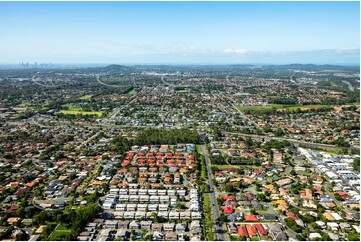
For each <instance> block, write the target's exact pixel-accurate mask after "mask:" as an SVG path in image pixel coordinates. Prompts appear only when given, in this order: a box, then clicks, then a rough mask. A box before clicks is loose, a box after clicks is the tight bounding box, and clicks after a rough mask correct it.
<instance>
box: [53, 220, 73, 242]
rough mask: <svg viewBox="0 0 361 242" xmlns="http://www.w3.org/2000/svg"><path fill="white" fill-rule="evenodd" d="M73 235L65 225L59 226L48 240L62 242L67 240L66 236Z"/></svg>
mask: <svg viewBox="0 0 361 242" xmlns="http://www.w3.org/2000/svg"><path fill="white" fill-rule="evenodd" d="M70 233H71V230H70V229H68V228H67V226H66V225H65V224H59V225H58V226H57V227H56V228H55V229H54V231H53V232H52V233H51V234H50V236H49V238H48V240H51V241H61V240H65V236H67V235H68V234H70Z"/></svg>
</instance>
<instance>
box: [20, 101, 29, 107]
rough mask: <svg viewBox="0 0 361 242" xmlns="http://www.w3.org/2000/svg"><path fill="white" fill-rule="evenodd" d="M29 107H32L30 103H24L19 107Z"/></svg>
mask: <svg viewBox="0 0 361 242" xmlns="http://www.w3.org/2000/svg"><path fill="white" fill-rule="evenodd" d="M28 106H31V103H30V102H23V103H20V104H19V105H18V107H28Z"/></svg>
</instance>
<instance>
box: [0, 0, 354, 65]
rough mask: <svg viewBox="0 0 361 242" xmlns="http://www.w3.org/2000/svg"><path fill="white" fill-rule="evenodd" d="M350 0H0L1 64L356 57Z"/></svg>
mask: <svg viewBox="0 0 361 242" xmlns="http://www.w3.org/2000/svg"><path fill="white" fill-rule="evenodd" d="M359 19H360V3H359V2H357V1H355V2H0V23H1V24H0V33H1V36H2V37H1V38H0V64H17V63H21V62H29V63H34V62H38V63H50V62H51V63H54V64H57V63H59V64H76V63H84V64H92V63H97V64H102V63H104V64H106V63H117V64H137V63H139V64H257V63H259V64H290V63H302V64H306V63H313V64H341V65H347V64H359V61H360V37H359V36H360V22H359V21H360V20H359Z"/></svg>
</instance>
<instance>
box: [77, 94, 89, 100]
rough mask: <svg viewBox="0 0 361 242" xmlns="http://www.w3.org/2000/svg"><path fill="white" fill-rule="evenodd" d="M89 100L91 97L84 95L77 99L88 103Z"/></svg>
mask: <svg viewBox="0 0 361 242" xmlns="http://www.w3.org/2000/svg"><path fill="white" fill-rule="evenodd" d="M91 98H92V95H84V96H81V97H80V98H79V99H80V100H85V101H89V100H90V99H91Z"/></svg>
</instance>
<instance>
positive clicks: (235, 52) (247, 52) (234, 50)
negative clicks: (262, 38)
mask: <svg viewBox="0 0 361 242" xmlns="http://www.w3.org/2000/svg"><path fill="white" fill-rule="evenodd" d="M224 52H225V53H231V54H238V55H245V54H249V53H250V51H249V50H247V49H230V48H228V49H224Z"/></svg>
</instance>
